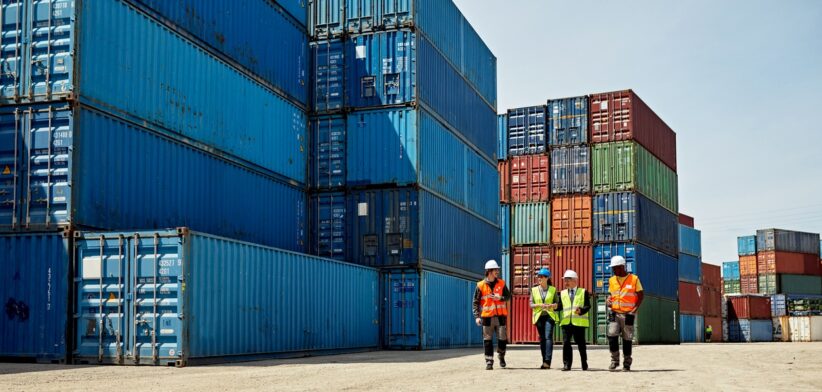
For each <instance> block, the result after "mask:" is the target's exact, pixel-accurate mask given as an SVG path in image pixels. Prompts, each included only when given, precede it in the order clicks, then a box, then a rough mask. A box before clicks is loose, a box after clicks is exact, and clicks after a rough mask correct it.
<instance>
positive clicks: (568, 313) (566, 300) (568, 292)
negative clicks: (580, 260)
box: [555, 270, 591, 371]
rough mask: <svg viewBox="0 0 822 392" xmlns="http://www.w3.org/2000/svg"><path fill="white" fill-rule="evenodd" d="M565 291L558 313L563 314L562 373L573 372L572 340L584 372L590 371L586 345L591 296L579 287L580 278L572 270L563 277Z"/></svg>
mask: <svg viewBox="0 0 822 392" xmlns="http://www.w3.org/2000/svg"><path fill="white" fill-rule="evenodd" d="M562 278H563V279H562V280H563V283H564V286H565V289H564V290H562V292H561V293H560V294H559V298H558V299H557V302H555V303H556V304H557V313H559V314H561V315H562V316H561V317H560V322H559V325H560V327H561V328H562V363H563V367H562V371H568V370H571V365H572V364H573V359H574V352H573V349H572V348H571V338H573V339H574V343H576V344H577V349H578V350H579V358H580V360H581V361H582V370H588V348H587V347H586V345H585V329H586V328H588V327H589V326H590V322H589V321H588V311H590V310H591V295H590V294H589V293H588V291H586V290H585V288H584V287H579V276H578V275H577V273H576V272H574V271H572V270H567V271H565V274H563V275H562Z"/></svg>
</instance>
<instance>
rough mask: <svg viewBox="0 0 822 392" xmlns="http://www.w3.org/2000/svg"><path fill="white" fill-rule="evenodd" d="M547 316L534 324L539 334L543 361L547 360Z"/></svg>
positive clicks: (540, 352)
mask: <svg viewBox="0 0 822 392" xmlns="http://www.w3.org/2000/svg"><path fill="white" fill-rule="evenodd" d="M545 324H548V323H547V322H545V318H540V319H539V320H537V323H536V324H534V326H535V327H536V328H537V335H539V354H540V356H541V357H542V362H545Z"/></svg>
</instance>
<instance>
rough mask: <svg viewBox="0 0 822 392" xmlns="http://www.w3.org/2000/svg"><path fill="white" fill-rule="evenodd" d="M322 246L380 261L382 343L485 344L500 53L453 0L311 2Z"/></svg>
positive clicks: (315, 203)
mask: <svg viewBox="0 0 822 392" xmlns="http://www.w3.org/2000/svg"><path fill="white" fill-rule="evenodd" d="M309 8H310V11H309V20H310V22H309V33H310V34H311V44H310V52H311V77H310V80H311V88H310V90H311V106H312V115H311V119H310V139H311V142H310V145H311V156H312V158H311V162H312V163H311V169H310V184H311V191H310V193H311V196H310V202H309V211H310V213H309V215H310V219H309V221H310V224H309V226H310V241H309V247H310V251H311V252H312V253H313V254H316V255H319V256H327V257H333V258H337V259H341V260H348V261H351V262H354V263H357V264H362V265H367V266H372V267H377V268H380V270H381V285H382V287H383V290H384V293H383V297H384V298H385V299H384V301H383V303H382V304H381V305H382V316H381V322H380V324H381V328H382V346H383V347H385V348H398V349H408V348H410V349H427V348H450V347H461V346H470V345H476V344H480V343H481V336H480V331H479V329H478V328H476V327H475V326H473V322H472V317H471V310H470V306H471V295H472V292H473V289H474V288H475V286H476V281H478V280H479V279H481V277H482V275H483V268H484V263H485V261H487V260H489V259H498V257H499V256H500V248H501V247H500V221H499V212H500V209H499V207H498V206H499V199H498V196H497V189H496V186H497V183H498V175H497V168H496V164H497V141H496V137H497V135H496V124H497V118H496V95H497V92H496V58H495V57H494V55H493V54H492V53H491V51H490V50H489V48H488V47H487V46H486V45H485V43H484V42H483V41H482V39H481V38H480V37H479V35H478V34H477V32H476V31H475V30H474V29H473V27H472V26H471V24H470V23H468V21H467V20H466V19H465V17H464V16H463V15H462V14H461V13H460V11H459V10H458V9H457V7H456V6H455V5H454V4H453V3H452V2H451V1H450V0H449V1H434V0H426V1H414V2H400V3H396V2H376V1H365V0H356V1H346V2H343V1H332V0H315V1H313V2H311V3H310V6H309Z"/></svg>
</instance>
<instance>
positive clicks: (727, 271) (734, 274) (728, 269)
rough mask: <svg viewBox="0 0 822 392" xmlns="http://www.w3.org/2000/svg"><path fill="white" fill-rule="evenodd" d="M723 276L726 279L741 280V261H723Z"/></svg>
mask: <svg viewBox="0 0 822 392" xmlns="http://www.w3.org/2000/svg"><path fill="white" fill-rule="evenodd" d="M722 278H723V279H725V280H739V261H725V262H723V263H722Z"/></svg>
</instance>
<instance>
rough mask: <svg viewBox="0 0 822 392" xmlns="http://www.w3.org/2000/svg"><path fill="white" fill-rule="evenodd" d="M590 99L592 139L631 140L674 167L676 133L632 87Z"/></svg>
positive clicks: (595, 141)
mask: <svg viewBox="0 0 822 392" xmlns="http://www.w3.org/2000/svg"><path fill="white" fill-rule="evenodd" d="M589 99H590V101H589V105H588V113H589V119H590V122H589V124H590V129H591V142H592V143H606V142H617V141H622V140H634V141H636V142H638V143H639V144H641V145H642V146H643V147H645V148H646V149H647V150H648V151H650V152H651V154H654V156H656V157H657V158H659V160H661V161H662V162H663V163H665V165H667V166H668V167H670V168H671V169H672V170H673V171H676V133H674V131H673V130H672V129H671V128H670V127H669V126H668V125H667V124H665V122H664V121H662V119H661V118H659V116H657V115H656V113H654V111H653V110H651V108H649V107H648V105H646V104H645V102H643V101H642V100H641V99H640V98H639V96H637V95H636V94H635V93H634V92H633V91H632V90H624V91H615V92H610V93H601V94H594V95H591V96H590V98H589Z"/></svg>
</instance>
